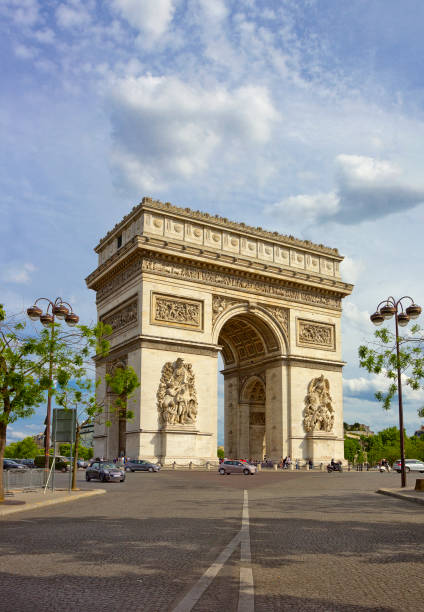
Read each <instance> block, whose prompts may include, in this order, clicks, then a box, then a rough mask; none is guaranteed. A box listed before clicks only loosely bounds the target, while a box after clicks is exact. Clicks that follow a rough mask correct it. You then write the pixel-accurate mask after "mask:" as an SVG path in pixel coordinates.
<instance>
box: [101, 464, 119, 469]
mask: <svg viewBox="0 0 424 612" xmlns="http://www.w3.org/2000/svg"><path fill="white" fill-rule="evenodd" d="M100 467H102V468H108V469H112V468H116V465H115V464H114V463H101V464H100Z"/></svg>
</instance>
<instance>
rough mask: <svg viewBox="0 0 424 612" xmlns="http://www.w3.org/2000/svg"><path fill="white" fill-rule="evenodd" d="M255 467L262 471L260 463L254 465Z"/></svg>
mask: <svg viewBox="0 0 424 612" xmlns="http://www.w3.org/2000/svg"><path fill="white" fill-rule="evenodd" d="M256 469H257V470H258V472H262V465H261V464H260V463H258V465H257V466H256Z"/></svg>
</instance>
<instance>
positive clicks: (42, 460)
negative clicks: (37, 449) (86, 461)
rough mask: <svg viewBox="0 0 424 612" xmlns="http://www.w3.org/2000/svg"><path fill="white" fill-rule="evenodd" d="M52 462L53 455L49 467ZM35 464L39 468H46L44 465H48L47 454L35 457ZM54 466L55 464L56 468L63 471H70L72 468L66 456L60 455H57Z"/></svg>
mask: <svg viewBox="0 0 424 612" xmlns="http://www.w3.org/2000/svg"><path fill="white" fill-rule="evenodd" d="M52 463H53V455H50V457H49V467H51V466H52ZM34 464H35V467H37V468H44V466H45V465H46V457H45V455H37V457H34ZM54 466H55V470H60V471H61V472H69V470H70V469H71V466H70V463H69V461H66V459H65V457H61V456H58V455H57V456H56V459H55V463H54Z"/></svg>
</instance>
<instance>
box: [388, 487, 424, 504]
mask: <svg viewBox="0 0 424 612" xmlns="http://www.w3.org/2000/svg"><path fill="white" fill-rule="evenodd" d="M376 493H380V495H388V496H389V497H396V498H397V499H402V500H406V501H409V502H413V503H415V504H424V497H416V496H412V495H405V493H399V492H398V491H393V490H392V489H378V491H376Z"/></svg>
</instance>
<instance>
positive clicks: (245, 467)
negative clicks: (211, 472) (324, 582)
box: [218, 459, 256, 476]
mask: <svg viewBox="0 0 424 612" xmlns="http://www.w3.org/2000/svg"><path fill="white" fill-rule="evenodd" d="M218 472H219V473H220V474H221V475H222V476H223V475H224V474H244V475H245V476H249V475H250V474H251V475H252V476H253V474H255V473H256V466H255V465H251V464H250V463H247V462H246V461H230V460H228V459H226V460H225V461H223V462H222V463H221V464H220V466H219V468H218Z"/></svg>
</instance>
